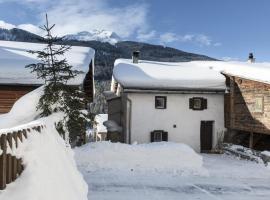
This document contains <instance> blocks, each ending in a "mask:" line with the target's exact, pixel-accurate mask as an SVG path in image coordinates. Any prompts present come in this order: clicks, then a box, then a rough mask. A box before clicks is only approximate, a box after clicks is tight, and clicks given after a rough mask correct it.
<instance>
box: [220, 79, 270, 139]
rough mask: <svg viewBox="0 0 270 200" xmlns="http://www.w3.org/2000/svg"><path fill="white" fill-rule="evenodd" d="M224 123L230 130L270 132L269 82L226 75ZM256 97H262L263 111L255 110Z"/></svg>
mask: <svg viewBox="0 0 270 200" xmlns="http://www.w3.org/2000/svg"><path fill="white" fill-rule="evenodd" d="M226 78H227V81H226V82H227V86H228V87H229V88H230V93H229V94H226V95H225V125H226V128H229V129H232V130H242V131H248V132H254V133H264V134H270V84H266V83H262V82H258V81H253V80H248V79H244V78H240V77H233V76H228V75H227V77H226ZM256 98H263V112H255V109H254V108H255V101H256Z"/></svg>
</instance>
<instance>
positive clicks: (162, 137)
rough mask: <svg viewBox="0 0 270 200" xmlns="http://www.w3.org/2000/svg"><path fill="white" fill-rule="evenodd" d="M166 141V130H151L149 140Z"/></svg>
mask: <svg viewBox="0 0 270 200" xmlns="http://www.w3.org/2000/svg"><path fill="white" fill-rule="evenodd" d="M162 141H168V132H165V131H162V130H156V131H152V132H151V142H162Z"/></svg>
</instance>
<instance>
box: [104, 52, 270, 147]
mask: <svg viewBox="0 0 270 200" xmlns="http://www.w3.org/2000/svg"><path fill="white" fill-rule="evenodd" d="M135 57H136V54H135ZM269 75H270V67H269V65H267V64H257V63H253V62H249V63H245V62H222V61H194V62H183V63H164V62H162V63H161V62H154V61H144V60H138V58H136V59H133V60H126V59H118V60H116V62H115V67H114V70H113V78H112V84H111V92H106V93H105V94H106V96H107V99H108V100H107V101H108V114H109V116H108V122H111V124H112V122H114V123H115V124H116V125H117V126H119V127H120V128H118V129H115V130H112V131H110V130H109V129H108V139H111V140H118V141H121V142H125V143H130V144H131V143H134V142H138V143H149V142H156V141H172V142H181V143H186V144H188V145H189V146H191V147H192V148H193V149H195V150H196V151H198V152H199V151H201V152H205V151H210V150H213V149H214V148H215V147H216V146H217V144H218V143H219V142H221V141H222V140H223V137H224V135H225V136H226V138H230V141H232V142H235V141H236V140H235V139H236V138H239V135H240V134H242V133H243V132H244V133H246V134H247V136H245V137H243V136H242V137H240V138H241V141H239V144H242V143H243V140H244V139H247V140H248V142H249V145H250V147H253V146H254V143H255V142H258V141H259V140H260V139H261V140H262V139H263V138H264V136H269V134H270V132H269V130H270V121H269V120H270V118H269V117H270V78H269V77H270V76H269ZM255 133H256V134H259V135H260V136H259V137H258V138H257V139H256V141H255V139H254V138H253V136H254V134H255Z"/></svg>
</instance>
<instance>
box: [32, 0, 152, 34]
mask: <svg viewBox="0 0 270 200" xmlns="http://www.w3.org/2000/svg"><path fill="white" fill-rule="evenodd" d="M32 1H37V0H32ZM48 4H49V5H47V6H48V9H47V10H48V11H47V13H48V16H49V20H50V22H51V23H54V24H56V27H55V29H54V33H55V34H57V35H59V36H62V35H66V34H72V33H77V32H80V31H90V30H93V29H105V30H110V31H114V32H116V33H117V34H118V35H119V36H120V37H123V38H127V37H130V36H131V35H133V34H135V33H136V32H137V31H139V30H144V29H146V27H147V22H146V21H147V20H146V15H147V5H146V4H133V5H128V6H123V7H113V6H111V5H109V3H108V0H91V1H89V0H58V1H54V4H51V3H48ZM42 15H43V16H41V17H44V13H43V14H42ZM40 23H41V24H42V23H44V20H42V21H41V22H40Z"/></svg>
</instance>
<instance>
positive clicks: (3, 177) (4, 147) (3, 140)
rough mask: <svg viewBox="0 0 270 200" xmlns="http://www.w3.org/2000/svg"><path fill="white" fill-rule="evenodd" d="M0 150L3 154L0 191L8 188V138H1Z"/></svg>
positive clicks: (0, 163) (4, 136) (0, 162)
mask: <svg viewBox="0 0 270 200" xmlns="http://www.w3.org/2000/svg"><path fill="white" fill-rule="evenodd" d="M0 148H1V150H2V154H1V155H0V190H4V189H5V188H6V153H7V138H6V135H4V134H2V135H1V137H0Z"/></svg>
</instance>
